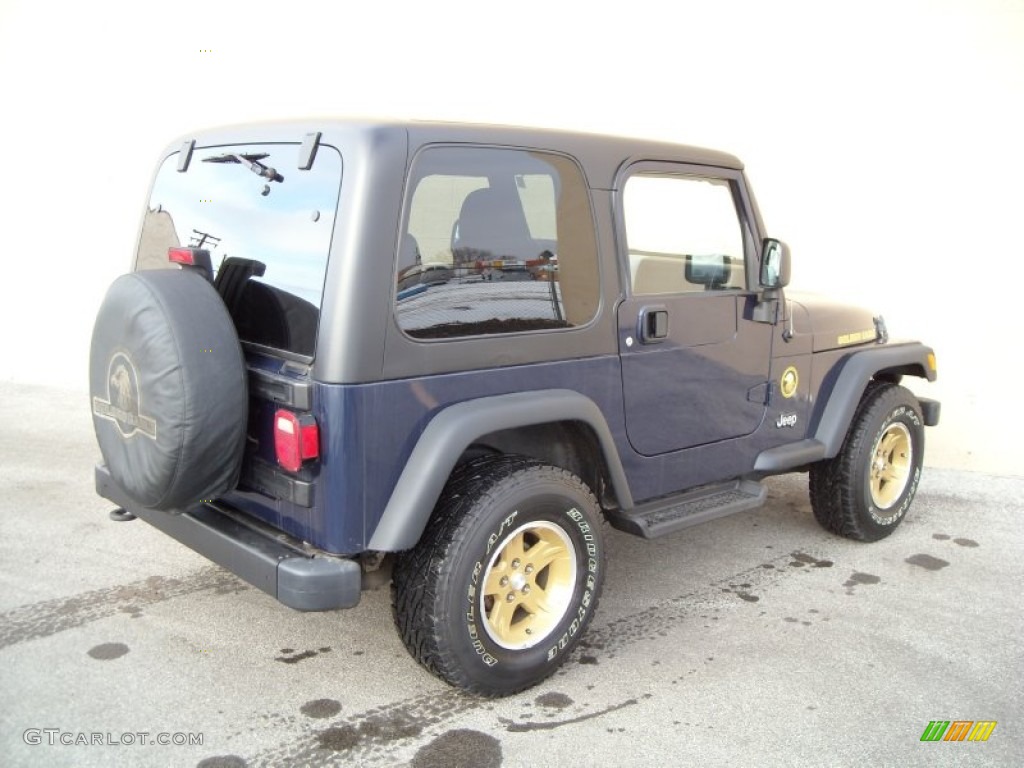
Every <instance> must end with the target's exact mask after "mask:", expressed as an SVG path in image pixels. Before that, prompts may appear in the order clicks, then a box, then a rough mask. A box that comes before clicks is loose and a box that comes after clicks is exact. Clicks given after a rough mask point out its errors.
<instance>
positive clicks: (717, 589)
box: [249, 547, 827, 768]
mask: <svg viewBox="0 0 1024 768" xmlns="http://www.w3.org/2000/svg"><path fill="white" fill-rule="evenodd" d="M769 548H770V547H769ZM790 559H791V558H790V556H789V555H788V554H787V555H780V556H778V557H775V558H770V559H769V560H768V561H767V562H765V563H762V564H759V565H755V566H752V567H750V568H748V569H746V570H743V571H740V572H738V573H733V574H732V575H730V576H728V577H726V578H723V579H721V580H718V581H715V582H713V583H711V584H709V585H706V586H701V587H697V588H694V589H691V590H689V591H686V592H680V593H679V594H677V595H674V596H672V597H669V598H665V599H663V600H659V601H657V602H655V603H653V604H651V605H649V606H647V607H645V608H642V609H640V610H638V611H634V612H632V613H630V614H628V615H625V616H622V617H620V618H618V619H614V620H612V621H609V622H607V623H605V624H597V625H594V626H591V627H590V628H589V629H588V630H587V635H586V637H585V638H583V640H582V641H581V643H580V645H579V647H578V648H577V650H576V651H575V652H574V654H573V658H574V659H575V661H576V662H577V664H585V665H596V664H598V654H600V655H601V657H602V660H603V659H604V658H609V659H610V658H611V657H612V655H613V654H614V653H615V652H616V651H617V650H619V649H621V648H624V647H634V646H635V644H636V643H638V642H644V641H649V640H659V641H660V640H661V639H662V638H664V637H665V636H666V635H667V634H668V633H669V632H670V631H671V630H673V629H675V628H677V627H679V626H680V625H682V624H685V623H687V622H689V621H691V620H694V619H695V618H696V617H699V616H700V615H701V614H702V612H705V611H706V610H707V606H708V605H712V606H713V605H715V604H717V603H718V602H719V601H720V600H721V589H722V587H725V586H727V585H728V584H731V583H735V584H742V583H749V584H751V589H752V590H756V591H758V592H763V591H765V590H766V589H769V588H770V587H771V586H772V584H774V583H775V582H777V581H781V580H784V579H786V578H787V577H790V576H792V575H793V574H794V571H793V570H791V569H786V568H784V567H783V566H784V565H785V564H786V563H787V562H788V561H789V560H790ZM764 565H772V566H774V567H773V568H764V567H763V566H764ZM807 572H811V571H807ZM826 620H827V619H822V621H826ZM696 673H697V670H696V669H692V670H690V672H689V674H690V675H693V674H696ZM578 674H579V670H578V667H577V666H576V664H565V665H563V666H562V667H561V668H560V669H559V670H558V671H557V672H556V673H555V679H557V678H558V677H562V676H567V675H568V676H574V675H576V676H578ZM688 679H690V678H688V677H687V676H686V675H682V676H680V677H679V678H678V679H674V680H672V684H673V685H675V684H678V683H682V682H685V681H686V680H688ZM588 690H593V686H590V687H588ZM635 703H636V700H630V701H629V702H625V703H622V704H618V705H616V706H615V707H613V708H609V709H607V710H603V711H602V712H600V713H592V714H585V715H583V717H584V718H585V719H586V718H591V717H597V716H599V715H600V714H606V713H608V712H611V711H613V710H614V709H621V708H623V707H628V706H632V705H633V704H635ZM489 706H490V703H489V702H487V701H485V700H481V699H479V698H476V697H473V696H468V695H465V694H461V693H458V692H455V691H448V690H442V691H436V692H431V693H424V694H421V695H417V696H410V697H409V698H405V699H402V700H400V701H396V702H392V703H389V704H385V705H383V706H380V707H374V708H372V709H367V710H364V711H362V712H359V713H356V714H353V715H349V716H348V717H347V718H346V720H345V723H344V725H342V726H341V728H340V729H339V730H335V729H328V730H329V731H333V733H328V734H326V735H324V736H323V737H322V738H323V739H325V740H326V742H327V744H334V745H343V744H353V743H354V746H351V747H350V748H348V749H347V750H346V751H344V752H341V753H339V752H336V751H333V750H331V749H325V748H324V746H325V745H324V744H322V743H321V735H320V734H319V733H316V732H314V733H312V734H309V733H308V732H307V733H305V734H303V735H301V736H297V737H295V738H291V739H286V740H284V741H283V742H282V743H280V744H278V745H277V746H274V747H270V748H265V749H263V750H261V751H260V752H259V753H258V754H257V755H254V756H252V757H250V758H249V764H250V765H251V766H252V768H277V766H281V765H301V766H305V767H307V768H318V766H326V765H334V764H337V763H338V761H339V759H340V760H342V761H344V763H345V764H349V765H360V766H371V765H395V764H400V763H401V762H402V760H400V759H399V758H398V756H397V754H396V750H398V749H401V744H402V742H401V741H395V740H390V741H389V740H388V738H389V734H393V733H394V732H395V729H394V728H392V729H390V730H389V729H380V728H378V727H377V726H375V725H365V726H364V724H367V723H373V722H375V721H377V720H379V719H381V718H387V719H393V720H395V721H397V722H399V723H405V724H406V727H408V728H415V727H419V728H421V729H422V731H424V732H426V731H428V730H431V729H433V728H437V727H438V726H441V725H442V724H448V723H457V722H459V718H460V717H462V716H463V715H466V714H468V713H473V712H478V711H480V710H482V709H486V708H488V707H489ZM541 711H542V712H543V710H541ZM293 718H294V719H293ZM300 718H301V719H300ZM302 722H308V721H306V720H305V719H304V718H302V717H301V715H299V714H298V713H297V712H296V713H295V715H294V716H291V715H287V716H284V717H283V718H281V719H280V720H279V721H278V722H276V725H275V727H277V728H279V729H281V730H282V731H285V730H288V729H296V728H301V726H300V723H302ZM570 722H574V721H548V722H538V723H529V724H527V723H514V722H511V721H505V722H504V723H503V724H504V725H506V726H511V729H510V730H513V731H523V730H550V729H553V728H557V727H560V726H561V725H566V724H569V723H570ZM374 733H379V737H378V736H375V735H374Z"/></svg>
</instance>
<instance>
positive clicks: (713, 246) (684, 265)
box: [623, 174, 746, 295]
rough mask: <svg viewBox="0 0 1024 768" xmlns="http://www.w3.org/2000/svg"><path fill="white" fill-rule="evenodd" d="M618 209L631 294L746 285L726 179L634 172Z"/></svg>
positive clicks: (738, 230)
mask: <svg viewBox="0 0 1024 768" xmlns="http://www.w3.org/2000/svg"><path fill="white" fill-rule="evenodd" d="M623 215H624V218H625V224H626V242H627V248H628V254H629V274H630V281H631V284H632V291H633V294H634V295H650V294H665V293H695V292H703V291H711V290H716V291H717V290H729V289H742V288H745V287H746V273H745V266H744V259H743V235H742V230H741V228H740V221H739V218H738V216H737V214H736V206H735V203H734V202H733V196H732V190H731V187H730V186H729V182H728V181H726V180H723V179H708V178H700V177H697V176H664V175H653V174H637V175H635V176H631V177H630V178H629V179H628V180H627V181H626V188H625V191H624V194H623Z"/></svg>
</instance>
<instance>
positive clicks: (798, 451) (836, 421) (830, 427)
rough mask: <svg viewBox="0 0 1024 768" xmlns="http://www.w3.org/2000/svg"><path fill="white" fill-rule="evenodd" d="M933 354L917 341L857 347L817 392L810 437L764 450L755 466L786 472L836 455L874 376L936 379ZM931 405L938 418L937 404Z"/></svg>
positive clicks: (764, 469)
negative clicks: (828, 385) (830, 381)
mask: <svg viewBox="0 0 1024 768" xmlns="http://www.w3.org/2000/svg"><path fill="white" fill-rule="evenodd" d="M934 359H935V358H934V352H933V351H932V349H931V347H928V346H925V345H924V344H920V343H918V342H912V343H906V344H891V345H886V346H877V347H868V348H866V349H862V350H859V351H857V352H854V353H853V354H851V355H850V356H849V357H847V358H846V359H845V360H844V361H843V362H842V364H840V365H838V366H836V369H835V377H834V379H835V380H834V382H833V384H832V388H831V389H830V390H828V391H827V392H825V393H819V407H818V408H817V409H816V411H817V419H816V426H815V427H814V430H813V433H812V434H811V435H809V436H808V438H807V439H806V440H801V441H799V442H797V443H790V444H787V445H780V446H778V447H776V448H770V449H768V450H767V451H762V452H761V453H760V454H759V455H758V457H757V461H756V462H755V463H754V471H755V472H783V471H785V470H788V469H793V468H795V467H800V466H804V465H806V464H811V463H813V462H815V461H820V460H821V459H831V458H833V457H834V456H836V455H837V454H838V453H839V449H840V448H842V447H843V440H844V439H845V438H846V433H847V431H848V430H849V428H850V422H851V421H853V416H854V414H855V413H856V411H857V406H858V405H860V399H861V396H862V395H863V394H864V390H865V389H866V388H867V386H868V383H869V382H870V381H871V379H872V378H873V377H874V376H875V375H877V374H878V373H881V372H883V371H885V372H893V373H901V374H909V375H913V376H921V377H922V378H926V379H928V381H935V376H936V374H935V369H934V368H933V367H932V363H933V361H934ZM822 397H824V398H826V401H825V404H824V407H823V408H822V407H820V400H821V398H822ZM927 402H929V403H931V401H927ZM931 407H932V408H934V409H935V410H934V412H935V414H936V418H937V413H938V411H937V404H935V403H933V404H932V406H931Z"/></svg>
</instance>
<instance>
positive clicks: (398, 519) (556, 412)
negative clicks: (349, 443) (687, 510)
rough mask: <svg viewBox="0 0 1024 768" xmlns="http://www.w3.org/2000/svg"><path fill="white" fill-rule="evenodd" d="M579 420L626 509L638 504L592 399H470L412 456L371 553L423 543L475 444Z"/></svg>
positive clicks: (429, 432)
mask: <svg viewBox="0 0 1024 768" xmlns="http://www.w3.org/2000/svg"><path fill="white" fill-rule="evenodd" d="M565 421H578V422H582V423H584V424H586V425H587V426H588V427H590V428H591V429H592V430H593V431H594V434H595V435H596V436H597V439H598V442H599V444H600V446H601V452H602V453H603V454H604V459H605V462H606V463H607V466H608V471H609V474H610V476H611V482H612V487H613V488H614V490H615V494H616V496H617V497H618V501H619V504H620V506H622V507H624V508H626V509H628V508H630V507H632V506H633V497H632V495H631V494H630V491H629V485H628V483H627V481H626V473H625V471H624V470H623V468H622V462H621V460H620V459H619V454H618V450H617V449H616V448H615V441H614V440H613V439H612V434H611V430H610V429H609V428H608V423H607V422H606V421H605V418H604V414H602V413H601V409H600V408H598V407H597V404H596V403H594V401H593V400H591V399H590V398H588V397H586V396H584V395H581V394H580V393H579V392H575V391H573V390H569V389H547V390H540V391H535V392H517V393H513V394H508V395H495V396H492V397H482V398H478V399H475V400H467V401H464V402H461V403H456V404H455V405H451V406H448V407H447V408H445V409H443V410H442V411H440V412H439V413H438V414H437V415H436V416H434V418H433V419H431V421H430V423H429V424H427V428H426V429H425V430H423V434H422V435H420V438H419V440H418V441H417V443H416V447H415V448H413V450H412V453H411V454H410V455H409V459H408V461H407V462H406V463H405V468H404V469H403V470H402V474H401V476H400V477H399V478H398V482H397V483H396V484H395V488H394V490H393V491H392V492H391V498H390V499H389V500H388V503H387V506H386V507H385V508H384V514H383V515H381V518H380V521H379V522H378V523H377V527H376V529H375V530H374V532H373V536H372V537H371V538H370V542H369V544H368V546H367V549H370V550H373V551H377V552H397V551H399V550H403V549H410V548H411V547H414V546H415V545H416V542H418V541H419V539H420V536H421V535H422V533H423V530H424V529H425V528H426V525H427V521H428V520H429V519H430V515H431V513H432V512H433V511H434V505H435V504H436V503H437V500H438V498H439V497H440V495H441V491H442V490H443V488H444V484H445V482H446V481H447V480H448V476H449V475H450V474H451V471H452V469H453V468H454V467H455V464H456V462H457V461H458V460H459V457H460V456H462V454H463V453H464V452H465V450H466V448H468V447H469V446H470V445H471V444H472V443H473V441H474V440H476V439H477V438H479V437H480V436H482V435H486V434H489V433H491V432H497V431H500V430H503V429H512V428H515V427H525V426H532V425H536V424H549V423H554V422H565Z"/></svg>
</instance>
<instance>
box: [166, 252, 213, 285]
mask: <svg viewBox="0 0 1024 768" xmlns="http://www.w3.org/2000/svg"><path fill="white" fill-rule="evenodd" d="M167 260H168V261H170V262H173V263H175V264H181V266H182V267H184V268H186V269H196V270H198V271H199V272H200V273H201V274H202V275H203V277H205V278H206V279H207V280H212V279H213V261H212V260H211V259H210V252H209V251H208V250H206V249H205V248H168V249H167Z"/></svg>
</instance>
